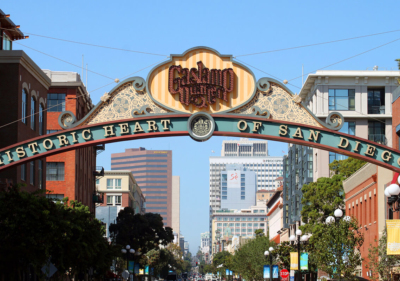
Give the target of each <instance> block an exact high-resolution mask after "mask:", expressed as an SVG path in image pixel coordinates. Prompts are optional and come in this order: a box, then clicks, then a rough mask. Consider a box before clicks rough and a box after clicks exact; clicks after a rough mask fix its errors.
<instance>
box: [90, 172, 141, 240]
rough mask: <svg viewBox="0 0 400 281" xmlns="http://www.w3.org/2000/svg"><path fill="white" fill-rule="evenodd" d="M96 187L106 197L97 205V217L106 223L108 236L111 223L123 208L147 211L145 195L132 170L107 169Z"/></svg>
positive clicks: (136, 212) (138, 212)
mask: <svg viewBox="0 0 400 281" xmlns="http://www.w3.org/2000/svg"><path fill="white" fill-rule="evenodd" d="M96 188H97V190H98V192H99V193H101V194H102V195H103V198H104V201H103V203H99V204H97V206H96V218H97V219H98V220H100V221H102V222H103V223H105V224H106V230H107V233H106V236H107V237H109V230H108V228H109V226H110V223H115V221H116V219H117V216H118V213H119V211H120V210H121V209H123V208H125V207H131V208H133V210H134V211H135V214H144V213H145V202H146V200H145V197H144V195H143V193H142V191H141V189H140V187H139V186H138V184H137V183H136V180H135V178H134V177H133V175H132V173H131V172H130V171H105V172H104V177H102V178H100V179H98V180H97V181H96Z"/></svg>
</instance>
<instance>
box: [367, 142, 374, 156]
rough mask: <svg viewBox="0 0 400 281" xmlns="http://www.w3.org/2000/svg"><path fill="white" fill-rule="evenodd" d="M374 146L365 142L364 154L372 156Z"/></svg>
mask: <svg viewBox="0 0 400 281" xmlns="http://www.w3.org/2000/svg"><path fill="white" fill-rule="evenodd" d="M375 150H376V147H375V146H373V145H370V144H367V151H365V153H364V154H365V155H368V156H374V154H375Z"/></svg>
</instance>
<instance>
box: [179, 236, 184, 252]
mask: <svg viewBox="0 0 400 281" xmlns="http://www.w3.org/2000/svg"><path fill="white" fill-rule="evenodd" d="M179 247H180V248H181V251H182V254H183V252H184V250H185V237H184V236H183V235H182V234H179Z"/></svg>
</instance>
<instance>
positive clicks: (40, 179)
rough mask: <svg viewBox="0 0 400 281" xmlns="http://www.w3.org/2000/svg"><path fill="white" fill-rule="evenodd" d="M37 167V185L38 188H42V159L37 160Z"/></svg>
mask: <svg viewBox="0 0 400 281" xmlns="http://www.w3.org/2000/svg"><path fill="white" fill-rule="evenodd" d="M38 163H39V167H38V186H39V189H42V184H43V160H41V159H40V160H38Z"/></svg>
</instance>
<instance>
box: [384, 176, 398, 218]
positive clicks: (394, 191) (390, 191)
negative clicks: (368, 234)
mask: <svg viewBox="0 0 400 281" xmlns="http://www.w3.org/2000/svg"><path fill="white" fill-rule="evenodd" d="M399 184H400V176H399V177H398V178H397V183H392V184H391V185H389V186H388V187H387V188H386V189H385V196H386V197H388V204H389V206H390V208H389V219H393V212H396V211H399V210H400V206H397V208H393V207H392V206H393V203H395V202H400V197H399V194H400V187H399Z"/></svg>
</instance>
